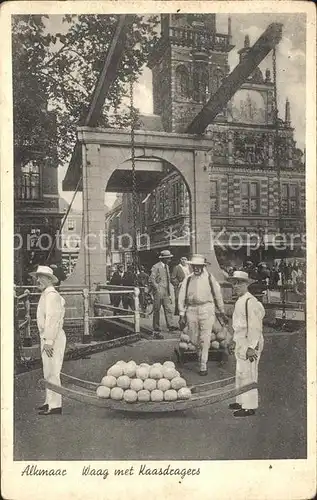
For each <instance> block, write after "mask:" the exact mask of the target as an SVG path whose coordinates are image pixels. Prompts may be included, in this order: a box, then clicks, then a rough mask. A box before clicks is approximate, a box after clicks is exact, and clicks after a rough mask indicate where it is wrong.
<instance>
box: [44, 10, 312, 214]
mask: <svg viewBox="0 0 317 500" xmlns="http://www.w3.org/2000/svg"><path fill="white" fill-rule="evenodd" d="M272 22H280V23H282V24H283V37H282V40H281V42H280V43H279V44H278V47H277V94H278V107H279V116H280V117H281V118H282V119H284V110H285V100H286V98H288V99H289V101H290V105H291V120H292V126H293V127H294V128H295V130H294V139H295V141H297V146H298V147H299V148H301V149H304V148H305V92H306V90H305V89H306V49H305V43H306V30H305V15H304V14H233V15H232V16H231V27H232V43H233V44H234V45H235V48H234V49H233V50H232V51H231V52H230V53H229V58H228V61H229V65H230V68H231V70H233V69H234V67H235V66H236V65H237V63H238V62H239V55H238V50H239V49H240V48H242V47H243V43H244V37H245V35H247V34H248V35H249V37H250V46H252V45H253V44H254V42H255V41H256V40H257V39H258V38H259V36H260V35H261V34H262V33H263V31H264V30H265V29H266V27H267V26H268V25H269V24H270V23H272ZM227 25H228V15H227V14H217V32H218V33H227ZM47 29H48V30H49V31H52V32H53V31H54V30H57V31H58V30H60V29H61V17H60V16H50V19H49V20H48V22H47ZM260 68H261V70H262V71H265V69H266V68H269V69H271V74H272V53H270V54H269V55H268V56H267V57H266V59H264V60H263V61H262V63H261V64H260ZM135 106H136V107H137V108H139V110H140V112H141V113H152V112H153V100H152V74H151V71H150V70H149V69H148V68H146V67H145V68H144V70H143V73H142V74H141V76H140V78H139V80H138V83H137V84H136V85H135ZM66 170H67V165H66V166H60V168H59V189H60V195H61V196H62V197H63V198H65V199H66V201H68V202H70V200H71V198H72V193H69V192H63V191H62V188H61V183H62V180H63V178H64V175H65V172H66ZM115 197H116V195H115V194H114V193H106V195H105V202H106V204H107V205H108V206H111V205H112V203H113V202H114V200H115ZM73 206H74V208H77V209H81V195H80V194H77V196H76V198H75V201H74V205H73Z"/></svg>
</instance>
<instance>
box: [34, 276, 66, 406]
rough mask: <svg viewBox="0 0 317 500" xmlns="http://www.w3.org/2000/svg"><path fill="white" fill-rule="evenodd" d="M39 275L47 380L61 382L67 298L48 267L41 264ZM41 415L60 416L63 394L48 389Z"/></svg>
mask: <svg viewBox="0 0 317 500" xmlns="http://www.w3.org/2000/svg"><path fill="white" fill-rule="evenodd" d="M30 274H31V276H33V277H35V278H36V282H37V286H38V288H39V289H40V290H41V292H42V293H41V297H40V300H39V303H38V306H37V326H38V329H39V333H40V347H41V354H42V362H43V374H44V378H45V380H47V381H48V382H51V383H53V384H56V385H60V384H61V382H60V372H61V368H62V364H63V358H64V352H65V346H66V336H65V332H64V330H63V320H64V314H65V300H64V299H63V297H61V295H60V294H59V293H58V292H57V290H55V288H54V285H56V283H58V278H56V276H55V275H54V273H53V270H52V269H51V268H50V267H48V266H38V268H37V270H36V272H34V273H30ZM39 410H41V411H40V413H39V414H40V415H60V414H61V413H62V397H61V395H60V394H57V393H56V392H53V391H51V390H49V389H46V398H45V402H44V404H43V405H42V406H40V407H39Z"/></svg>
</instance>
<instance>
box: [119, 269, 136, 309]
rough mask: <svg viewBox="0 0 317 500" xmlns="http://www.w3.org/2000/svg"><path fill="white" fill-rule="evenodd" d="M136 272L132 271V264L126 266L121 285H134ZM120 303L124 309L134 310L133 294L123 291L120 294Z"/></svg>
mask: <svg viewBox="0 0 317 500" xmlns="http://www.w3.org/2000/svg"><path fill="white" fill-rule="evenodd" d="M136 282H137V280H136V274H135V272H134V267H133V266H128V268H127V270H126V272H125V273H124V275H123V277H122V285H123V286H127V287H128V286H133V287H135V286H136ZM122 304H123V307H124V309H129V307H130V309H132V310H133V311H134V295H133V293H123V294H122Z"/></svg>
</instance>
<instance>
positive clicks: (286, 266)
mask: <svg viewBox="0 0 317 500" xmlns="http://www.w3.org/2000/svg"><path fill="white" fill-rule="evenodd" d="M242 269H244V270H245V271H246V272H247V273H248V274H249V276H250V277H251V278H252V279H253V280H254V281H255V283H256V284H257V285H258V286H260V287H261V285H262V286H263V287H264V288H269V289H271V290H277V289H279V287H281V286H286V287H291V288H293V289H294V291H296V290H302V289H304V288H305V283H306V266H305V262H304V261H303V260H299V259H290V260H287V259H286V260H285V259H277V260H275V261H274V263H273V264H269V263H266V262H258V263H255V262H252V261H250V260H247V261H245V262H244V263H243V266H242ZM222 270H223V271H224V273H225V276H227V277H228V276H232V275H233V273H234V272H235V271H237V268H236V267H234V266H231V265H228V266H223V267H222ZM254 286H256V285H254Z"/></svg>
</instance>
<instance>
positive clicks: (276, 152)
mask: <svg viewBox="0 0 317 500" xmlns="http://www.w3.org/2000/svg"><path fill="white" fill-rule="evenodd" d="M272 63H273V86H274V94H273V102H274V124H275V140H274V163H275V166H276V170H277V199H278V230H279V232H280V233H281V231H282V227H281V226H282V224H281V217H282V209H281V205H282V196H281V165H280V155H279V147H278V141H279V127H278V107H277V82H276V80H277V78H276V75H277V68H276V48H275V47H274V48H273V53H272ZM281 278H282V280H281V281H282V290H281V292H282V294H281V295H282V320H283V322H284V323H285V320H286V304H285V302H286V301H285V274H284V269H282V270H281ZM284 323H283V325H282V326H284Z"/></svg>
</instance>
